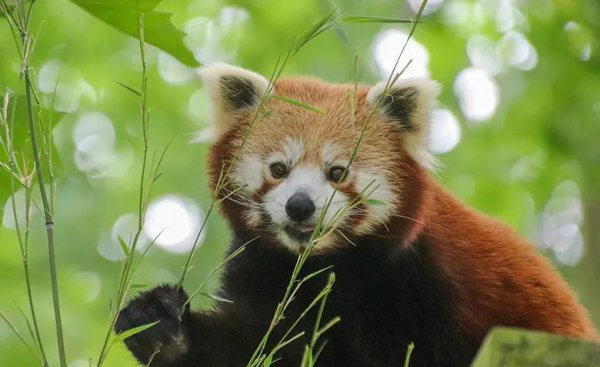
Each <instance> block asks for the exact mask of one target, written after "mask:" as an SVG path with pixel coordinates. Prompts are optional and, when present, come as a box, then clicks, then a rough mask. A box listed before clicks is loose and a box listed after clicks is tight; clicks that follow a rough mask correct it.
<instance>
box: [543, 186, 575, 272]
mask: <svg viewBox="0 0 600 367" xmlns="http://www.w3.org/2000/svg"><path fill="white" fill-rule="evenodd" d="M582 222H583V209H582V202H581V194H580V192H579V187H578V186H577V184H576V183H575V182H573V181H565V182H563V183H561V184H559V185H558V186H557V187H556V188H555V189H554V192H553V193H552V197H551V198H550V200H549V201H548V203H547V204H546V206H545V208H544V211H543V213H542V214H541V215H540V218H539V220H538V229H537V239H536V244H537V246H538V247H539V248H541V249H546V250H551V251H552V252H553V253H554V256H555V258H556V260H557V261H558V262H560V263H561V264H564V265H571V266H572V265H576V264H577V263H578V262H579V261H580V260H581V258H582V256H583V248H584V243H583V236H582V234H581V230H580V226H581V224H582Z"/></svg>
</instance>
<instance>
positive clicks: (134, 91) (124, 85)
mask: <svg viewBox="0 0 600 367" xmlns="http://www.w3.org/2000/svg"><path fill="white" fill-rule="evenodd" d="M115 83H117V84H119V85H120V86H121V87H123V88H125V89H127V90H128V91H130V92H131V93H133V94H135V95H136V96H138V97H140V96H141V95H142V92H140V91H139V90H137V89H135V88H133V87H130V86H128V85H127V84H125V83H121V82H120V81H118V80H115Z"/></svg>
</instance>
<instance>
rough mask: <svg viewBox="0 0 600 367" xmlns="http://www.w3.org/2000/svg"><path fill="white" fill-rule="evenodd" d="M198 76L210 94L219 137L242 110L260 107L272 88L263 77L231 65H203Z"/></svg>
mask: <svg viewBox="0 0 600 367" xmlns="http://www.w3.org/2000/svg"><path fill="white" fill-rule="evenodd" d="M198 74H200V77H201V78H202V80H203V81H204V87H205V88H206V91H207V93H208V98H209V102H210V105H211V108H212V110H213V116H214V119H215V120H214V123H215V126H216V130H217V135H220V134H222V133H223V132H225V131H227V130H228V129H229V128H230V127H231V126H232V125H233V124H234V123H235V119H236V116H237V114H238V113H239V112H240V111H242V110H244V109H248V108H253V107H255V106H257V105H258V104H259V103H260V100H261V98H262V96H263V95H264V94H265V93H266V92H267V89H268V86H269V81H268V80H267V79H266V78H265V77H264V76H262V75H260V74H257V73H255V72H253V71H250V70H246V69H242V68H240V67H237V66H232V65H228V64H222V63H215V64H211V65H208V66H204V67H201V68H200V69H198ZM271 92H272V91H271Z"/></svg>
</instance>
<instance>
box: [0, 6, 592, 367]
mask: <svg viewBox="0 0 600 367" xmlns="http://www.w3.org/2000/svg"><path fill="white" fill-rule="evenodd" d="M158 2H159V1H145V3H146V4H148V6H149V8H152V7H153V6H154V5H156V4H157V3H158ZM75 3H80V4H81V5H82V6H83V8H82V7H79V6H78V5H76V4H75ZM75 3H74V2H70V1H67V0H40V1H37V2H36V5H35V7H34V12H33V19H32V22H31V30H32V32H33V33H34V34H35V35H36V36H37V40H36V46H35V52H34V54H33V56H32V60H31V65H32V72H33V74H34V75H35V82H36V84H37V89H38V90H39V91H40V97H41V100H42V103H43V104H44V105H45V106H46V107H47V108H49V109H50V108H52V106H53V108H54V109H55V110H56V111H54V112H55V113H54V114H52V116H53V124H54V130H53V136H54V138H55V143H56V147H55V148H56V151H55V156H54V158H55V165H56V176H57V201H56V228H55V229H56V247H57V262H58V265H59V267H58V276H59V282H60V292H61V293H60V294H61V301H62V310H63V320H64V328H65V338H66V348H67V354H68V359H69V361H70V364H69V365H70V366H73V367H79V366H86V365H87V363H88V362H87V361H88V359H89V358H93V359H94V360H95V359H96V358H97V355H98V353H99V349H100V345H101V341H102V338H103V335H104V330H105V328H106V323H107V320H108V309H109V304H110V300H111V298H112V297H113V294H114V291H115V287H116V279H117V274H118V272H119V270H120V263H119V262H115V261H110V260H108V259H107V258H105V257H103V256H102V255H101V254H100V253H99V251H98V247H99V246H100V244H101V243H104V245H105V246H109V247H110V246H112V250H113V252H114V251H118V249H119V247H118V244H117V243H116V242H115V241H114V238H112V239H111V231H113V227H114V225H115V222H116V221H117V219H119V218H120V217H122V216H123V215H125V214H127V213H135V212H136V210H137V198H138V196H137V195H138V182H139V179H138V177H139V167H140V162H141V152H142V139H141V127H140V117H139V106H138V99H137V98H136V96H135V95H134V94H132V93H130V92H129V91H127V90H126V89H124V88H122V87H121V86H119V85H118V84H117V83H116V81H118V82H121V83H125V84H127V85H130V86H139V79H140V61H139V53H138V48H137V43H136V41H135V39H134V38H131V37H129V36H127V35H125V34H124V33H122V32H120V31H119V30H117V29H115V28H114V27H111V26H110V25H107V24H106V23H104V22H102V21H101V20H99V19H98V18H96V17H93V16H92V15H90V14H89V13H88V12H86V10H84V9H87V10H89V11H92V12H96V13H97V14H99V17H100V18H102V17H103V16H104V17H105V18H104V19H113V20H114V19H116V25H117V27H120V29H122V30H125V31H129V32H135V29H136V28H135V27H136V20H135V19H134V17H133V18H132V16H131V14H129V13H128V10H127V9H120V8H118V6H117V5H118V4H119V3H124V2H118V1H106V2H104V4H105V5H107V7H105V8H102V7H101V9H96V8H94V7H93V6H92V5H89V4H90V3H92V4H93V3H94V2H89V1H84V0H80V1H79V0H78V1H75ZM96 3H97V2H96ZM431 3H432V6H431V8H430V12H429V14H427V16H425V17H424V20H426V22H425V23H423V24H421V25H420V26H419V27H418V28H417V31H416V33H415V38H414V39H415V40H416V41H417V42H418V43H419V44H420V45H422V46H424V48H425V49H426V51H427V53H428V56H429V62H428V65H427V69H428V71H429V74H430V76H431V77H432V78H434V79H436V80H439V81H440V83H441V85H442V87H443V91H442V94H441V97H440V108H444V109H446V110H448V111H450V112H451V113H452V114H453V115H454V116H455V117H456V119H457V121H458V125H459V127H460V132H461V134H460V141H459V142H458V144H457V145H456V146H455V147H454V149H452V150H450V151H449V152H447V153H444V154H439V155H438V156H437V157H438V159H439V160H440V162H441V166H442V168H441V169H440V170H439V171H437V172H436V173H433V174H434V175H435V176H437V177H438V178H439V180H440V181H442V182H443V183H444V184H445V185H446V186H447V187H448V188H449V189H450V190H451V191H452V192H453V193H455V194H456V195H457V196H458V197H459V198H461V199H462V200H463V201H465V202H466V203H468V204H469V205H471V206H473V207H474V208H476V209H478V210H480V211H482V212H484V213H487V214H489V215H492V216H495V217H498V218H501V219H502V220H503V221H505V222H507V223H509V224H510V225H511V226H513V227H514V228H516V229H517V230H518V231H519V232H520V233H522V234H523V235H524V236H526V237H527V238H530V239H531V240H532V241H533V242H535V244H536V245H537V246H539V247H540V250H541V251H543V253H544V254H545V255H547V256H548V257H550V258H551V259H552V260H553V261H554V262H555V264H556V266H557V267H558V268H559V269H560V271H561V272H562V274H563V275H564V277H565V278H566V279H567V280H568V281H569V283H570V284H571V286H572V287H573V289H574V290H575V291H576V292H577V294H578V296H579V299H580V300H581V302H582V303H583V304H584V305H585V306H586V307H587V308H588V309H589V310H590V313H591V315H592V317H593V319H594V321H595V323H596V325H599V324H600V289H599V287H600V286H599V283H600V269H599V265H600V39H599V37H600V4H598V3H597V2H596V1H593V0H580V1H563V0H554V1H553V0H539V1H531V2H520V1H514V2H510V1H500V0H485V1H458V0H446V1H443V2H433V1H432V2H431ZM436 3H439V4H438V5H439V6H437V7H436V6H435V4H436ZM334 5H335V6H337V7H339V9H340V10H341V11H342V13H343V14H345V15H361V16H385V17H397V18H407V17H410V16H414V10H411V7H410V6H409V5H408V3H405V2H403V1H398V0H396V1H392V0H368V1H366V0H364V1H350V0H346V1H337V2H333V1H310V0H304V1H282V0H266V1H257V0H245V1H244V0H240V1H215V0H206V1H187V0H186V1H176V0H165V1H163V2H162V3H160V4H159V5H158V8H156V11H164V12H171V13H173V17H172V22H173V24H174V25H175V26H176V27H177V28H179V29H181V30H183V31H185V32H186V33H187V35H185V38H184V42H183V43H182V42H181V37H182V36H184V35H183V34H182V33H179V32H177V31H176V29H175V28H172V26H170V23H169V22H168V19H169V18H168V17H169V16H168V15H165V14H162V15H160V14H158V15H154V16H149V17H148V18H147V19H148V22H149V23H148V32H147V38H148V39H149V40H150V39H151V40H152V41H153V43H155V44H157V45H159V46H160V47H161V48H163V49H164V50H167V51H168V52H170V53H172V54H174V55H175V56H177V57H178V58H179V59H180V60H181V61H182V62H183V63H186V64H193V56H192V55H191V54H190V52H189V51H187V49H186V47H188V48H190V49H191V50H193V51H194V53H195V55H196V57H197V58H198V59H199V60H200V61H201V62H204V63H206V62H212V61H225V62H230V63H235V64H238V65H241V66H244V67H247V68H251V69H253V70H256V71H258V72H260V73H262V74H264V75H270V73H271V71H272V69H273V67H274V66H275V63H276V60H277V58H278V56H279V55H280V54H281V53H285V52H287V50H288V48H289V45H290V43H291V39H292V37H293V36H295V35H298V34H300V33H301V32H302V31H303V30H305V29H307V28H308V27H309V26H310V25H311V24H313V23H314V22H316V21H317V20H318V19H320V18H321V17H323V16H324V15H325V14H327V13H329V12H330V11H331V9H333V6H334ZM86 6H87V7H86ZM132 19H133V20H132ZM132 22H133V23H132ZM150 23H152V24H150ZM131 24H133V25H131ZM119 25H121V26H119ZM128 27H129V28H128ZM409 29H410V26H409V25H406V24H378V23H343V24H341V25H340V28H338V29H337V31H333V30H332V31H328V32H326V33H324V34H323V35H321V36H319V37H318V38H316V39H315V40H314V41H312V42H310V43H309V44H308V45H307V46H306V47H305V48H304V49H302V50H301V51H300V53H299V54H298V55H297V56H296V57H295V58H294V59H293V60H292V61H291V63H290V65H289V67H288V68H287V69H286V71H285V73H284V75H296V74H302V75H307V74H308V75H315V76H318V77H320V78H323V79H325V80H328V81H332V82H348V81H351V80H352V78H353V75H354V55H355V54H356V55H358V58H359V65H360V68H359V80H360V82H363V83H369V84H371V83H375V82H377V81H378V80H379V79H381V78H382V74H381V70H380V69H379V68H378V63H377V60H376V58H375V57H374V53H373V51H374V45H375V43H376V42H377V41H376V40H377V39H378V35H381V34H385V32H388V34H390V33H389V32H392V33H393V32H397V31H401V32H404V33H407V32H408V31H409ZM382 32H383V33H382ZM396 34H398V33H396ZM482 37H485V38H482ZM477 40H484V41H485V42H483V43H484V44H485V45H487V49H486V48H485V47H483V48H478V47H477V44H478V43H477ZM515 40H516V41H515ZM523 40H526V41H523ZM511 42H513V43H511ZM515 42H516V43H515ZM184 44H185V45H186V46H184ZM400 47H401V44H395V45H393V48H394V49H395V50H399V49H400ZM532 48H533V49H534V50H535V51H532ZM482 50H483V51H482ZM485 50H487V52H485ZM396 52H397V51H396ZM532 52H535V56H536V59H537V60H535V61H537V62H536V63H535V64H531V63H529V64H527V61H529V62H531V58H532V57H534V56H532ZM147 53H148V65H149V87H148V106H149V108H150V119H151V131H150V134H151V137H150V140H151V150H156V151H158V152H160V151H161V150H162V149H163V148H164V146H166V145H167V144H168V143H169V142H171V145H170V148H169V150H168V153H167V155H166V157H165V159H164V162H163V165H162V169H161V172H162V176H161V178H160V180H158V181H157V183H156V185H155V187H154V190H153V195H152V199H156V198H165V197H167V198H169V197H171V198H173V196H168V195H176V196H175V198H179V199H181V200H180V201H178V202H179V203H186V205H188V207H192V208H200V209H201V210H204V211H206V209H207V207H208V204H209V202H210V191H209V190H208V188H207V182H206V179H207V177H206V153H207V150H208V144H207V143H198V144H190V141H191V140H193V137H194V132H196V131H204V129H207V128H209V127H210V121H209V119H208V117H209V112H208V111H207V105H206V102H205V95H204V91H203V89H202V84H201V82H200V81H199V78H198V77H197V76H196V75H195V74H194V72H193V70H191V69H189V68H187V67H184V66H183V65H181V64H179V63H178V62H177V61H175V59H174V58H172V57H171V56H169V55H167V54H166V53H164V52H163V51H161V50H159V49H158V48H155V47H148V49H147ZM525 56H527V57H529V59H528V60H525V59H524V57H525ZM406 61H408V60H407V59H404V61H403V62H406ZM419 62H420V61H419V60H415V61H414V65H413V66H415V67H417V66H418V64H419ZM532 65H533V67H532ZM19 67H20V61H19V57H18V55H17V53H16V52H15V47H14V43H13V40H12V37H11V35H10V31H9V29H8V26H7V24H6V22H5V21H4V19H2V18H0V70H1V72H0V92H2V93H4V92H5V91H7V90H11V91H14V93H13V94H14V95H20V94H22V93H23V87H22V82H21V81H20V80H19V74H18V71H19ZM472 67H477V68H478V69H476V70H480V71H481V70H487V71H485V72H482V73H483V74H484V75H486V76H487V79H486V80H488V82H489V81H491V82H492V84H493V85H495V86H496V88H497V90H496V91H497V93H498V94H497V98H498V105H497V107H496V108H495V109H494V110H493V113H492V114H491V115H490V117H489V118H485V119H483V120H484V121H473V118H472V116H471V115H470V114H469V111H468V110H467V109H466V108H465V107H464V106H462V107H461V98H466V97H464V95H462V94H461V90H460V88H459V86H458V84H460V83H457V82H456V80H457V76H458V75H459V74H460V73H461V71H464V70H465V69H468V68H472ZM523 69H525V70H523ZM469 70H471V71H472V70H473V69H469ZM409 71H410V70H409ZM477 75H481V72H480V73H479V74H477ZM57 80H58V82H57ZM480 82H481V81H480ZM54 90H56V93H55V94H56V95H55V98H54V103H52V94H53V91H54ZM489 90H490V89H489V88H488V91H489ZM491 90H492V91H494V88H492V89H491ZM461 96H462V97H461ZM22 102H23V100H22V99H20V98H19V99H17V108H16V110H15V111H16V112H15V124H16V126H17V134H18V136H20V137H22V138H23V139H25V137H26V135H25V133H24V131H25V129H26V126H25V124H26V120H25V114H24V113H23V112H24V106H23V105H22ZM19 103H21V104H19ZM97 113H101V114H104V115H105V117H106V118H108V120H109V121H110V123H108V124H106V123H104V125H102V126H104V127H106V126H109V127H110V126H112V127H111V128H110V129H109V131H108V132H106V131H104V134H105V135H104V137H105V138H106V137H107V136H108V138H107V139H108V140H104V141H100V143H99V142H98V141H95V142H94V141H91V142H90V140H89V139H88V140H87V141H85V142H84V141H78V139H83V138H82V136H84V137H85V134H86V131H79V132H77V131H78V130H77V126H80V125H79V124H80V123H81V120H82V119H83V118H85V117H88V118H92V117H93V118H96V119H99V116H102V115H98V114H97ZM469 116H471V118H469ZM102 118H104V117H102ZM100 119H101V118H100ZM475 120H477V119H475ZM105 122H106V120H105ZM453 126H455V125H453ZM111 131H113V132H114V134H113V133H111ZM88 138H89V136H88ZM92 140H93V139H92ZM27 147H28V146H27V145H22V147H19V148H20V149H21V148H22V149H23V150H24V151H27ZM90 147H92V148H93V149H92V148H90ZM25 154H27V153H25ZM86 154H87V155H86ZM0 159H2V160H4V159H5V157H3V156H1V155H0ZM11 194H12V193H11V185H10V184H9V177H8V174H6V172H4V171H0V210H1V211H2V212H1V214H2V216H3V225H0V284H1V285H2V297H0V310H2V311H3V312H5V313H6V314H7V315H8V316H9V317H10V319H11V320H13V322H14V323H15V324H16V325H17V327H19V329H20V330H21V331H23V332H25V330H26V327H25V325H24V323H23V321H22V318H21V316H20V314H19V310H18V308H19V307H21V308H24V309H25V308H26V304H27V303H26V293H25V286H24V279H23V272H22V265H21V262H20V253H19V249H18V243H17V239H16V235H15V232H14V231H13V230H11V229H10V228H7V225H6V224H7V221H8V222H9V221H10V220H9V219H7V218H8V217H10V214H11V213H7V212H6V209H5V208H10V206H7V207H5V204H6V203H7V200H8V198H9V197H10V195H11ZM165 195H167V196H165ZM179 199H177V200H179ZM194 210H197V209H194ZM192 212H193V210H192ZM192 217H193V216H192ZM33 218H34V223H33V228H34V230H33V231H32V238H31V261H30V267H31V269H32V277H33V284H34V286H33V290H34V295H35V299H36V302H37V311H38V314H39V317H40V321H41V328H42V334H43V335H42V336H43V338H44V339H45V340H46V341H47V347H46V349H47V352H49V355H50V357H51V360H52V361H56V360H57V357H56V354H55V348H53V347H51V346H52V345H53V343H54V328H53V311H52V306H51V305H52V303H51V293H50V286H49V277H48V264H47V250H46V245H45V237H44V233H43V232H42V229H43V225H42V220H41V216H40V215H39V213H37V212H34V214H33ZM8 227H10V226H8ZM120 233H121V234H123V233H122V232H120ZM113 237H114V236H113ZM228 240H229V231H228V229H227V227H226V224H225V223H224V221H223V220H222V218H221V217H220V216H219V215H213V216H211V217H210V219H209V220H208V224H207V227H206V238H205V240H204V241H203V243H202V245H201V247H200V249H199V252H198V254H197V256H196V258H195V263H194V268H193V269H192V270H191V273H190V276H189V278H188V279H187V281H186V286H187V287H188V288H189V289H192V288H194V287H196V286H197V285H198V284H199V283H200V282H201V281H202V280H203V279H204V278H205V277H206V275H207V274H208V273H209V272H210V270H211V269H212V268H213V267H214V266H215V265H216V264H217V263H218V262H219V261H220V260H221V259H222V258H223V253H224V250H225V248H226V247H227V244H228ZM184 261H185V255H184V254H177V253H173V252H170V251H167V250H164V249H163V248H159V247H157V248H155V249H153V250H151V251H150V252H149V254H148V256H147V257H146V259H145V260H144V262H143V264H142V265H141V267H140V270H139V275H138V277H137V279H136V281H135V283H137V284H141V285H150V286H151V285H154V284H157V283H159V282H173V281H176V280H177V279H178V277H179V275H180V274H181V271H182V267H183V264H184ZM216 286H217V280H216V279H213V280H211V281H210V282H209V288H212V289H214V287H216ZM207 304H208V301H206V300H200V299H199V300H198V305H197V306H206V305H207ZM417 347H418V346H417ZM34 363H35V360H34V359H33V358H32V357H31V355H30V354H29V353H28V352H27V350H26V349H25V348H24V347H23V346H22V344H20V342H19V341H18V340H17V339H16V338H15V337H14V335H13V334H12V332H11V331H10V330H9V329H8V328H7V327H5V325H3V324H2V325H0V364H2V365H6V366H29V365H34ZM107 365H108V366H125V365H132V366H133V365H134V363H133V360H132V359H131V357H129V356H128V354H127V353H126V351H125V350H124V348H123V347H122V346H121V345H119V346H117V347H115V349H114V350H113V351H112V353H111V355H110V356H109V359H108V361H107Z"/></svg>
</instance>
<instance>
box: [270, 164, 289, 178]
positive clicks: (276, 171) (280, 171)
mask: <svg viewBox="0 0 600 367" xmlns="http://www.w3.org/2000/svg"><path fill="white" fill-rule="evenodd" d="M269 169H270V170H271V175H273V177H274V178H282V177H285V176H286V175H287V174H288V169H287V166H286V165H285V164H283V163H273V164H271V165H270V166H269Z"/></svg>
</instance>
